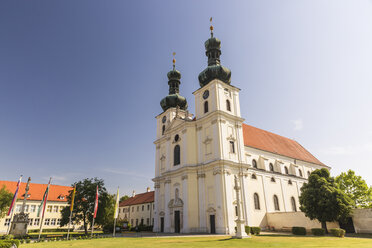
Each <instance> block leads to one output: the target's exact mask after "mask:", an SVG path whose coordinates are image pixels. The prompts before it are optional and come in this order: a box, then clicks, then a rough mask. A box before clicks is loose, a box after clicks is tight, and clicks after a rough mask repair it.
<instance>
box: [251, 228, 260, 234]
mask: <svg viewBox="0 0 372 248" xmlns="http://www.w3.org/2000/svg"><path fill="white" fill-rule="evenodd" d="M250 228H251V234H253V235H258V234H260V232H261V227H259V226H252V227H250Z"/></svg>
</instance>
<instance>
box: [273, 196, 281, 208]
mask: <svg viewBox="0 0 372 248" xmlns="http://www.w3.org/2000/svg"><path fill="white" fill-rule="evenodd" d="M274 208H275V210H276V211H279V210H280V208H279V200H278V197H277V196H276V195H274Z"/></svg>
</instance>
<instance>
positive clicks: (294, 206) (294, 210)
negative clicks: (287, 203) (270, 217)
mask: <svg viewBox="0 0 372 248" xmlns="http://www.w3.org/2000/svg"><path fill="white" fill-rule="evenodd" d="M291 203H292V211H293V212H297V207H296V200H295V198H294V197H293V196H292V197H291Z"/></svg>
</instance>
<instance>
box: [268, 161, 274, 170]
mask: <svg viewBox="0 0 372 248" xmlns="http://www.w3.org/2000/svg"><path fill="white" fill-rule="evenodd" d="M269 167H270V171H274V165H273V164H272V163H270V164H269Z"/></svg>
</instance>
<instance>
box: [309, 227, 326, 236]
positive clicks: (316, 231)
mask: <svg viewBox="0 0 372 248" xmlns="http://www.w3.org/2000/svg"><path fill="white" fill-rule="evenodd" d="M311 233H312V234H313V235H314V236H324V234H325V230H324V229H323V228H312V229H311Z"/></svg>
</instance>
